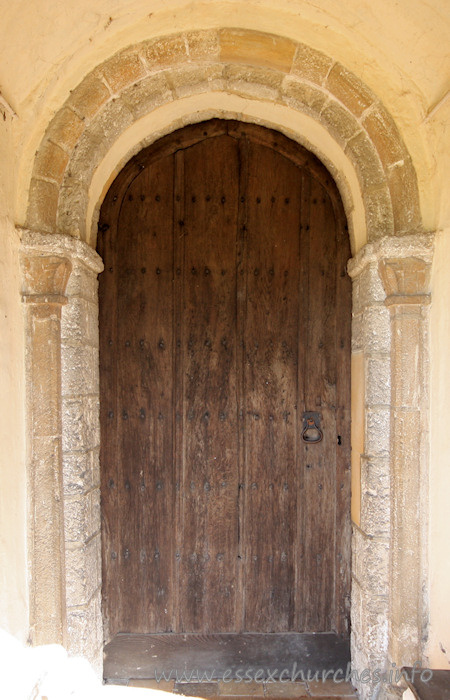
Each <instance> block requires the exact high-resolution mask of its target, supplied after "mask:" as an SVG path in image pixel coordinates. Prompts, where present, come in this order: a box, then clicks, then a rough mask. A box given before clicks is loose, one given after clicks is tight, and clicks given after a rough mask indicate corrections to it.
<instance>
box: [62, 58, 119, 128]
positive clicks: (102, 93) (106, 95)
mask: <svg viewBox="0 0 450 700" xmlns="http://www.w3.org/2000/svg"><path fill="white" fill-rule="evenodd" d="M100 68H101V67H100ZM111 97H112V95H111V91H110V90H109V88H108V86H107V85H106V84H105V82H104V80H103V75H102V72H101V70H100V69H99V68H96V69H95V70H93V71H92V72H91V73H89V74H88V75H87V76H86V77H85V78H84V80H83V81H82V82H81V83H80V84H79V85H78V86H77V87H76V88H75V89H74V90H72V92H71V93H70V96H69V98H68V99H67V103H66V104H67V107H70V108H71V109H72V110H73V111H74V112H75V113H76V114H77V115H78V117H79V118H80V119H81V120H83V121H85V122H86V123H89V122H91V121H92V119H93V118H94V117H95V115H96V114H97V113H98V112H99V111H100V110H101V109H102V107H104V105H105V104H106V103H107V102H109V100H110V99H111Z"/></svg>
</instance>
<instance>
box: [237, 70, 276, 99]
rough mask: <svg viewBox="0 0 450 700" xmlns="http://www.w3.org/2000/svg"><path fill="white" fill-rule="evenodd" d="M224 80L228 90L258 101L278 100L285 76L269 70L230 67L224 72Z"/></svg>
mask: <svg viewBox="0 0 450 700" xmlns="http://www.w3.org/2000/svg"><path fill="white" fill-rule="evenodd" d="M224 78H225V80H226V86H227V89H228V90H232V91H233V92H238V93H240V94H243V95H251V96H252V97H255V98H257V99H271V100H277V99H278V97H279V92H280V88H281V83H282V80H283V74H282V73H280V72H279V71H275V70H270V69H267V68H257V67H256V68H254V67H251V66H239V65H228V66H226V67H225V70H224Z"/></svg>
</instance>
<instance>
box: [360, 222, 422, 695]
mask: <svg viewBox="0 0 450 700" xmlns="http://www.w3.org/2000/svg"><path fill="white" fill-rule="evenodd" d="M432 253H433V237H432V236H429V235H414V236H405V237H401V238H400V237H399V238H385V239H382V240H380V241H378V242H376V243H372V244H367V245H366V246H364V248H363V249H362V250H360V251H359V253H358V254H357V255H356V256H355V257H354V258H353V259H352V260H351V261H350V263H349V274H350V275H351V277H352V279H353V347H352V352H353V355H352V357H353V359H354V362H353V367H354V368H355V375H356V374H357V375H358V376H357V377H355V379H356V383H357V385H358V386H357V387H355V391H354V392H353V393H354V395H355V396H357V397H358V395H359V394H361V397H362V398H361V400H360V401H359V406H360V410H362V411H363V413H364V415H363V416H359V421H358V422H359V424H360V425H362V435H361V437H360V438H358V436H355V437H356V438H357V439H356V440H355V445H354V446H353V449H354V450H355V447H356V448H357V449H356V451H357V452H358V454H353V456H352V469H358V471H360V473H358V474H356V477H357V480H358V477H359V481H360V483H359V485H358V486H359V487H360V502H358V503H357V504H356V505H355V504H354V505H355V507H354V508H353V513H354V516H353V519H354V523H353V562H352V666H353V669H354V670H355V671H357V672H359V673H361V671H363V670H364V669H369V671H370V675H369V674H367V677H366V679H365V682H362V683H361V682H360V681H359V682H358V681H357V682H356V685H357V687H358V690H359V692H360V695H361V698H362V699H365V698H373V697H379V698H381V697H391V696H393V695H394V694H395V691H394V690H393V689H392V684H391V682H390V673H391V671H392V670H393V669H394V671H395V668H398V667H399V666H401V665H402V664H407V665H411V664H412V663H414V661H416V660H418V661H421V660H422V653H423V639H422V633H423V630H424V619H425V618H426V606H425V598H424V570H425V567H424V564H425V559H426V520H427V507H426V493H427V485H426V478H427V466H428V462H427V410H428V409H427V407H428V403H427V402H428V389H427V387H428V367H427V342H428V341H427V313H426V309H427V305H428V301H429V296H428V292H429V289H428V284H429V270H430V264H431V259H432ZM352 380H353V378H352ZM354 492H355V493H358V488H356V489H354ZM393 664H395V666H393ZM376 670H377V671H378V672H379V673H380V676H381V677H380V678H378V679H376V678H374V676H373V673H374V672H375V671H376ZM383 673H386V674H387V676H386V679H383V678H382V675H381V674H383ZM393 679H394V680H395V674H394V676H393Z"/></svg>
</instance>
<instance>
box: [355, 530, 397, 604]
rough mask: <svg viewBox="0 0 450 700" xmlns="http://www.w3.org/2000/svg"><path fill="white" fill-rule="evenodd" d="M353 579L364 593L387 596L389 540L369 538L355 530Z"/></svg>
mask: <svg viewBox="0 0 450 700" xmlns="http://www.w3.org/2000/svg"><path fill="white" fill-rule="evenodd" d="M352 550H353V551H352V561H353V577H354V578H356V579H357V581H358V582H359V584H360V586H361V588H362V590H363V591H367V592H369V591H376V593H377V595H383V596H387V594H388V591H389V540H388V539H381V538H375V537H368V536H367V535H366V534H364V533H363V532H362V531H361V530H360V529H359V528H355V530H354V533H353V539H352Z"/></svg>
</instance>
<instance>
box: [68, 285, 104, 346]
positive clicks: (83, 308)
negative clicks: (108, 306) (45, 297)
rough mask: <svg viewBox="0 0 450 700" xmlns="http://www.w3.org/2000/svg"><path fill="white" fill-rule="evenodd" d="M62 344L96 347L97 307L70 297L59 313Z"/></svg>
mask: <svg viewBox="0 0 450 700" xmlns="http://www.w3.org/2000/svg"><path fill="white" fill-rule="evenodd" d="M61 339H62V342H63V343H66V344H68V343H70V344H72V345H73V344H74V343H79V344H83V345H85V344H88V345H92V346H94V347H96V346H98V307H97V305H96V304H94V303H92V302H90V301H86V299H83V298H80V297H70V298H69V300H68V303H67V304H65V306H63V308H62V313H61Z"/></svg>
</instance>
